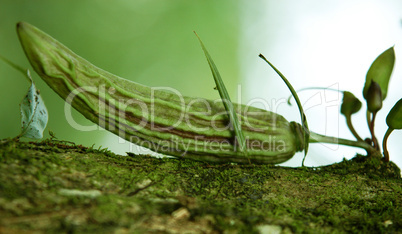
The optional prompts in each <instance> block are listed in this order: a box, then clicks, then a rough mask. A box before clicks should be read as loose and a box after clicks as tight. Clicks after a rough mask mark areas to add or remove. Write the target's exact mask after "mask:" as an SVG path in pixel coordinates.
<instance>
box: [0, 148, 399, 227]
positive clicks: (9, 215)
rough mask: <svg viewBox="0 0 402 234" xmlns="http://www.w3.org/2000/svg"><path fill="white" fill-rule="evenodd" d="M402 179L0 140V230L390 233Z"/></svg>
mask: <svg viewBox="0 0 402 234" xmlns="http://www.w3.org/2000/svg"><path fill="white" fill-rule="evenodd" d="M401 181H402V180H401V178H400V171H399V168H397V167H396V166H395V165H394V164H393V163H384V162H382V161H381V160H380V159H377V158H370V157H363V156H357V157H356V158H354V159H353V160H349V161H346V160H345V161H343V162H341V163H339V164H334V165H331V166H327V167H320V168H284V167H278V166H272V165H233V164H208V163H202V162H196V161H191V160H178V159H168V158H165V159H157V158H152V157H148V156H144V155H141V156H138V155H131V154H130V155H129V156H120V155H115V154H113V153H111V152H110V151H108V150H106V149H98V150H97V149H92V148H86V147H83V146H77V145H74V144H65V143H63V142H55V141H49V140H48V141H43V142H38V143H27V142H15V141H2V143H1V145H0V217H2V218H1V219H0V232H2V231H3V232H8V231H9V232H19V231H47V232H60V231H63V232H99V231H102V232H114V231H115V232H116V231H128V232H138V233H140V232H144V231H148V232H150V231H154V232H158V231H162V232H164V231H167V232H173V233H180V232H183V231H188V230H191V231H193V232H207V233H209V232H214V231H215V232H220V231H231V230H232V231H240V232H241V231H244V232H246V231H247V232H250V231H251V232H258V231H259V230H262V229H270V228H273V229H280V230H282V231H284V232H313V233H317V232H319V233H322V232H398V231H399V230H401V228H402V218H401V217H402V216H401V214H402V209H401V207H402V204H401V201H402V189H401V187H402V186H401Z"/></svg>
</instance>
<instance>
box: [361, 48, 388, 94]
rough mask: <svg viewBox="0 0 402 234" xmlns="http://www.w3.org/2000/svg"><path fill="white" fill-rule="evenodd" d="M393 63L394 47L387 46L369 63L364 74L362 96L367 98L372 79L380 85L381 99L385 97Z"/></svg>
mask: <svg viewBox="0 0 402 234" xmlns="http://www.w3.org/2000/svg"><path fill="white" fill-rule="evenodd" d="M394 63H395V51H394V47H391V48H389V49H388V50H386V51H384V52H383V53H382V54H380V55H379V56H378V57H377V58H376V59H375V60H374V62H373V63H372V64H371V66H370V69H369V70H368V72H367V75H366V83H365V84H364V88H363V96H364V98H366V99H367V95H368V93H369V88H370V85H371V82H372V81H375V82H377V83H378V84H379V85H380V87H381V93H382V99H383V100H384V99H385V98H386V97H387V92H388V83H389V80H390V79H391V74H392V70H393V69H394Z"/></svg>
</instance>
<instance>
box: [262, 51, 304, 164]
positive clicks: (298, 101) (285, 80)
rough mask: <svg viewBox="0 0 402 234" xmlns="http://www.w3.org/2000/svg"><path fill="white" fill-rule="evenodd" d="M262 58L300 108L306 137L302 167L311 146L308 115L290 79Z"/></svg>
mask: <svg viewBox="0 0 402 234" xmlns="http://www.w3.org/2000/svg"><path fill="white" fill-rule="evenodd" d="M259 56H260V58H262V59H263V60H264V61H265V62H267V63H268V65H269V66H270V67H271V68H272V69H274V71H275V72H276V74H278V75H279V76H280V77H281V78H282V80H283V82H285V84H286V86H288V88H289V90H290V92H291V93H292V95H293V97H294V98H295V100H296V103H297V106H298V107H299V113H300V118H301V122H302V126H303V130H304V131H303V136H304V158H303V162H302V165H304V159H305V157H306V155H307V152H308V146H309V139H310V130H309V128H308V124H307V118H306V115H305V114H304V110H303V106H302V105H301V102H300V100H299V97H298V96H297V92H296V90H295V89H294V88H293V86H292V85H291V84H290V82H289V81H288V79H286V77H285V76H284V75H283V74H282V73H281V72H280V71H279V70H278V69H276V67H275V66H274V65H273V64H272V63H271V62H269V61H268V59H266V58H265V57H264V55H262V54H260V55H259Z"/></svg>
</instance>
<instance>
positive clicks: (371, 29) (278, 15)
mask: <svg viewBox="0 0 402 234" xmlns="http://www.w3.org/2000/svg"><path fill="white" fill-rule="evenodd" d="M243 5H244V7H243V8H242V9H243V14H244V16H243V17H242V18H243V19H244V21H243V32H242V35H241V36H242V48H241V50H240V56H239V59H240V64H241V66H242V73H243V74H242V77H243V81H242V93H243V94H242V97H241V99H242V100H243V103H244V102H246V103H247V102H248V101H249V100H252V99H253V98H264V99H265V100H267V101H268V103H275V102H276V103H280V101H281V99H283V98H287V97H288V95H289V94H290V93H289V91H288V89H287V88H286V86H285V84H284V83H283V82H282V80H281V79H280V78H279V77H278V76H277V75H276V74H275V73H274V72H273V71H272V70H271V69H270V68H269V67H268V65H267V64H266V63H265V62H263V61H262V60H261V59H259V58H258V54H259V53H262V54H264V55H265V56H266V57H267V58H268V60H270V61H271V62H272V63H273V64H274V65H275V66H276V67H277V68H278V69H279V70H280V71H281V72H282V73H283V74H284V75H285V76H286V77H287V78H288V80H289V81H290V82H291V83H292V85H293V86H294V88H295V89H301V88H304V87H310V86H321V87H332V88H336V89H338V88H339V89H340V90H347V91H351V92H352V93H354V94H355V95H356V96H357V97H358V98H359V99H360V100H361V101H362V102H363V103H364V104H363V108H362V110H361V111H360V112H359V113H358V114H357V115H354V116H353V118H352V121H353V123H354V126H355V128H356V131H357V132H358V133H359V134H360V135H361V136H362V137H363V138H365V137H367V136H369V131H368V128H367V123H366V118H365V111H366V109H365V102H364V99H363V97H362V88H363V85H364V81H365V75H366V72H367V70H368V68H369V67H370V65H371V63H372V62H373V61H374V59H375V58H376V57H377V56H378V55H379V54H381V53H382V52H383V51H385V50H386V49H388V48H389V47H391V46H393V45H395V53H396V63H395V67H394V73H393V75H392V78H391V81H390V86H389V90H388V96H387V99H386V100H385V103H384V105H383V109H382V110H381V111H380V112H379V113H378V115H377V121H376V135H377V137H378V138H379V140H380V142H382V136H383V135H384V133H385V131H386V129H387V126H386V124H385V117H386V115H387V113H388V111H389V110H390V109H391V108H392V106H393V105H394V104H395V103H396V101H398V100H399V99H400V98H401V91H400V89H401V88H402V63H401V61H402V59H400V58H401V57H402V49H401V46H402V45H401V44H402V23H401V21H402V1H398V0H394V1H389V0H388V1H318V0H310V1H306V0H305V1H295V0H285V1H262V0H260V1H252V2H250V1H244V3H243ZM299 96H300V99H301V101H302V103H305V106H304V108H305V109H306V115H307V118H308V121H309V127H310V130H312V131H314V132H317V133H321V134H326V135H332V136H340V137H343V138H348V139H354V138H353V136H352V135H351V133H350V132H349V130H348V129H347V127H346V123H345V118H344V117H343V116H341V115H340V114H339V105H340V101H341V99H342V95H341V94H338V93H335V92H328V91H327V92H322V91H305V92H302V93H300V95H299ZM282 101H283V100H282ZM292 103H293V105H292V106H290V107H289V106H287V105H286V104H281V105H279V107H277V108H275V107H274V108H273V109H272V111H274V112H276V113H280V114H281V115H283V116H284V117H285V118H286V119H288V120H289V121H297V122H299V123H300V117H299V113H298V110H297V106H296V105H295V102H294V101H293V102H292ZM277 106H278V105H277ZM259 107H262V106H259ZM401 142H402V131H394V132H393V133H392V134H391V136H390V138H389V140H388V148H389V151H390V155H391V156H390V157H391V160H392V161H394V162H395V163H397V164H398V165H399V167H401V166H402V157H401V152H402V145H401ZM356 152H359V153H362V154H364V153H365V151H364V150H360V149H357V148H351V147H345V146H337V145H325V146H324V145H321V144H311V145H310V149H309V154H308V156H307V159H306V163H305V164H306V165H307V166H318V165H325V164H331V163H334V162H338V161H341V160H342V159H343V157H345V158H348V159H349V158H351V157H353V156H354V155H355V154H356ZM302 157H303V153H298V154H297V155H296V156H295V157H293V158H292V159H291V160H289V161H288V162H286V163H284V164H283V165H288V166H300V164H301V159H302Z"/></svg>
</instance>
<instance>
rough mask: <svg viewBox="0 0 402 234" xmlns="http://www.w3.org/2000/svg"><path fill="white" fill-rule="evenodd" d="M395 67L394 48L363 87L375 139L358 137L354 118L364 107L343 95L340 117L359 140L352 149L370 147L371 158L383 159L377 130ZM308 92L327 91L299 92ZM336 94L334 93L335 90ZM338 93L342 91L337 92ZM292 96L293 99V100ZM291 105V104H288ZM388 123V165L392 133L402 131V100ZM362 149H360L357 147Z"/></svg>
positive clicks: (376, 64) (348, 94)
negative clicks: (378, 115) (379, 112)
mask: <svg viewBox="0 0 402 234" xmlns="http://www.w3.org/2000/svg"><path fill="white" fill-rule="evenodd" d="M394 63H395V52H394V48H393V47H391V48H389V49H387V50H386V51H384V52H383V53H382V54H380V55H379V56H378V57H377V58H376V59H375V60H374V62H373V63H372V64H371V66H370V68H369V70H368V72H367V75H366V81H365V84H364V87H363V97H364V99H365V100H366V106H367V111H366V116H367V118H366V119H367V126H368V128H369V130H370V134H371V136H370V137H368V138H365V139H363V138H362V137H360V135H359V134H358V133H357V131H356V130H355V128H354V127H353V124H352V115H354V114H356V113H357V112H359V111H360V109H361V107H362V102H361V101H360V100H359V99H358V98H356V96H355V95H353V94H352V93H351V92H348V91H341V92H342V93H343V99H342V104H341V109H340V113H341V114H342V115H344V116H345V119H346V124H347V126H348V128H349V130H350V131H351V133H352V134H353V136H354V137H355V138H356V140H357V141H356V145H353V144H350V146H357V145H358V144H359V145H361V144H367V145H368V146H369V147H368V148H366V151H367V153H368V155H370V156H375V155H377V156H381V155H382V154H381V149H380V144H379V142H378V139H377V137H376V135H375V131H374V129H375V128H374V127H375V121H376V116H377V113H378V111H380V110H381V109H382V104H383V101H384V99H385V98H386V97H387V92H388V83H389V81H390V78H391V74H392V71H393V68H394ZM307 89H325V88H320V87H318V88H317V87H314V88H304V89H301V90H299V91H303V90H307ZM331 90H333V89H331ZM334 91H338V90H334ZM291 97H292V96H290V97H289V100H290V98H291ZM288 103H289V104H290V102H289V101H288ZM386 123H387V125H388V130H387V132H386V133H385V135H384V137H383V144H382V145H383V156H384V157H383V158H384V161H386V162H388V161H389V153H388V150H387V140H388V137H389V135H390V134H391V132H392V131H393V130H395V129H402V99H400V100H399V101H398V102H397V103H396V104H395V105H394V107H393V108H392V109H391V110H390V112H389V113H388V116H387V118H386ZM357 147H360V146H357Z"/></svg>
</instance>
